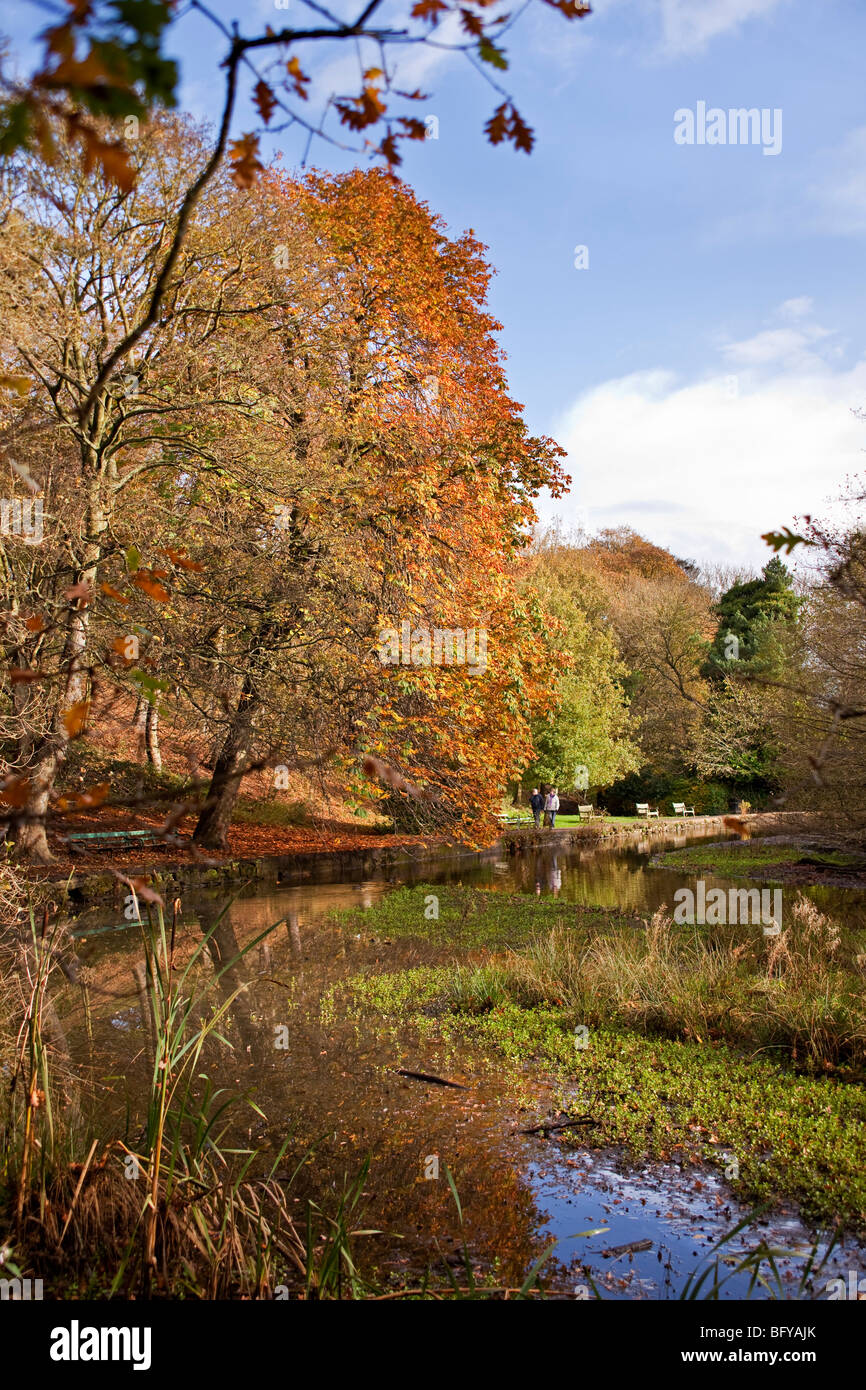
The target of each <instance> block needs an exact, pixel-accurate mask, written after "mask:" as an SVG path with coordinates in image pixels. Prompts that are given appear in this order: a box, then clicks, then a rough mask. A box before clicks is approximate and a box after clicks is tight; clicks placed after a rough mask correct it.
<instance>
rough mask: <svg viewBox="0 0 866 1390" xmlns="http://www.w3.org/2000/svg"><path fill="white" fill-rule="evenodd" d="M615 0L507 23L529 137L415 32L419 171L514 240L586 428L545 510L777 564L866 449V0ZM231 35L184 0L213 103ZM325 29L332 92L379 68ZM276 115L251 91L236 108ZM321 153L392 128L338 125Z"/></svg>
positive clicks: (522, 345)
mask: <svg viewBox="0 0 866 1390" xmlns="http://www.w3.org/2000/svg"><path fill="white" fill-rule="evenodd" d="M359 7H360V6H359ZM211 8H212V10H213V11H214V13H216V14H217V15H218V16H219V17H220V18H222V19H223V20H224V21H230V20H231V19H237V20H238V21H239V22H240V27H241V30H242V32H243V33H245V34H253V33H256V32H261V31H262V30H263V28H264V26H265V24H268V23H270V24H272V25H273V27H275V28H279V27H280V26H281V25H283V24H287V23H288V24H290V23H298V22H301V21H303V22H309V12H308V11H306V10H305V9H304V7H303V5H302V4H301V0H288V5H287V7H286V8H283V5H282V0H280V5H279V7H278V4H277V0H212V4H211ZM332 8H333V11H334V12H335V13H337V14H339V15H340V16H341V17H343V16H346V17H348V16H349V15H354V14H355V6H354V5H350V4H349V0H335V3H334V5H333V7H332ZM593 9H594V13H593V14H592V15H591V16H590V17H589V18H587V19H585V20H582V21H579V22H575V21H573V22H571V23H569V22H566V21H565V20H564V19H562V18H561V16H560V15H559V14H558V13H557V12H556V11H554V10H553V9H551V8H550V7H548V6H546V5H545V4H543V3H541V0H533V3H531V4H529V5H528V6H527V7H526V9H525V11H524V13H523V14H522V17H521V18H520V19H519V20H518V21H517V23H516V24H515V25H514V27H512V28H511V29H510V31H509V33H508V35H507V37H506V39H505V40H504V41H503V42H504V46H505V48H506V50H507V52H508V55H509V62H510V67H509V70H508V72H507V73H495V74H494V75H495V76H496V78H497V80H499V81H500V82H501V83H502V84H503V85H504V86H505V87H506V88H507V91H508V93H509V95H511V96H512V97H513V98H514V101H515V103H516V105H517V106H518V108H519V110H520V112H521V114H522V115H523V117H524V119H525V120H526V121H527V122H528V123H529V124H530V125H531V126H532V127H533V129H534V131H535V135H536V145H535V148H534V150H533V152H532V154H531V155H529V156H527V155H525V154H523V153H521V152H515V151H514V150H513V148H512V147H511V146H504V145H502V146H499V147H497V148H493V147H491V146H490V145H489V144H488V143H487V142H486V140H485V137H484V134H483V125H484V122H485V121H486V120H487V119H488V117H489V115H490V114H491V112H492V109H493V107H494V106H495V105H497V104H498V103H499V101H501V99H502V98H501V97H500V96H498V95H497V93H496V92H495V91H493V90H492V89H491V87H490V86H489V85H487V83H486V81H485V79H484V77H483V76H481V75H479V73H478V72H477V71H476V70H475V69H474V68H473V67H472V66H470V64H469V63H468V62H467V60H466V59H465V58H464V57H462V56H461V55H456V54H451V53H447V52H444V51H441V50H438V51H432V50H431V51H419V50H412V51H411V52H410V51H408V50H406V51H405V52H406V56H405V57H403V56H402V55H401V56H400V58H399V72H398V77H399V83H398V85H403V86H406V87H409V86H415V85H420V86H422V87H423V89H424V90H425V91H426V92H428V93H430V97H429V100H428V101H426V102H424V103H422V104H421V105H420V106H419V107H418V110H417V114H419V115H421V116H422V117H427V116H433V117H435V118H436V122H435V123H432V122H431V128H433V126H434V124H435V125H437V126H438V132H437V136H436V138H435V139H433V138H431V139H428V140H425V141H424V142H423V143H417V144H409V143H407V144H406V146H405V147H404V148H405V159H404V164H403V167H402V170H401V173H402V175H403V177H404V178H405V179H406V180H407V182H409V183H410V184H411V185H412V186H413V188H414V189H415V190H416V192H417V193H418V194H419V196H420V197H421V198H423V199H424V200H425V201H426V202H427V203H429V205H430V207H431V208H432V209H433V210H434V211H435V212H437V213H439V214H441V215H442V216H443V217H444V219H445V220H446V222H447V223H448V226H449V228H450V229H451V230H452V231H453V232H455V233H458V232H460V231H462V230H463V229H465V228H472V230H473V231H474V232H475V234H476V235H477V236H478V237H479V238H480V239H481V241H482V242H484V243H485V245H486V246H487V248H488V255H489V259H490V261H491V263H492V265H493V266H494V267H495V269H496V275H495V278H494V280H493V284H492V289H491V308H492V311H493V313H494V314H495V315H496V317H497V318H498V319H499V320H500V321H501V323H502V325H503V327H502V331H501V334H500V341H501V343H502V346H503V349H504V351H505V353H506V355H507V359H508V375H509V382H510V388H511V392H512V395H513V396H514V397H515V398H516V399H517V400H519V401H521V402H522V403H523V405H524V408H525V416H526V420H527V423H528V425H529V428H530V429H531V430H532V431H533V432H534V433H540V434H549V435H552V436H553V437H554V438H555V439H557V441H558V442H559V443H560V444H561V445H562V446H563V448H565V449H566V450H567V459H566V460H565V465H566V468H567V471H568V473H569V474H570V476H571V479H572V488H571V492H570V493H569V494H568V496H566V497H564V498H560V499H555V500H554V499H551V498H549V497H546V496H545V497H542V499H541V500H540V503H539V511H540V514H541V517H542V520H543V521H545V522H554V521H556V522H559V523H560V524H561V525H562V527H563V529H564V530H566V531H568V530H570V529H571V528H573V527H578V526H579V527H582V528H584V529H587V530H589V531H590V532H593V531H596V530H598V529H600V528H602V527H609V526H630V527H633V528H634V529H635V530H637V531H639V532H640V533H641V534H643V535H645V536H646V537H648V539H650V540H652V541H654V542H655V543H657V544H659V545H664V546H666V547H668V548H670V549H671V550H672V551H673V552H674V553H675V554H676V555H678V556H680V557H683V558H691V559H695V560H698V561H699V562H703V563H710V562H713V561H716V562H722V563H724V564H729V565H744V566H749V567H753V568H754V567H759V566H760V565H762V564H764V563H765V562H766V560H767V558H768V557H769V554H770V552H769V551H768V550H767V547H766V545H765V543H764V542H763V541H762V540H761V539H760V536H761V533H762V532H764V531H767V530H769V529H778V528H779V527H780V526H781V525H784V524H793V519H794V518H795V517H797V516H802V515H803V514H804V513H811V514H813V515H827V514H828V512H829V510H830V508H831V503H832V499H834V498H835V497H837V496H838V495H839V493H840V492H842V491H843V490H844V489H845V487H846V486H847V481H848V480H851V479H853V478H854V477H855V475H857V474H858V473H860V472H861V471H866V455H864V452H863V451H864V449H866V418H864V419H860V418H858V415H857V413H856V412H857V411H858V410H866V328H864V307H866V277H864V273H863V272H864V240H866V107H864V101H863V93H864V90H866V89H864V83H863V76H862V68H863V55H864V51H866V42H864V41H866V6H864V5H863V3H862V0H821V2H820V4H815V3H812V4H808V5H806V4H803V3H802V0H594V3H593ZM401 10H402V13H403V14H405V5H403V4H401V0H388V13H389V15H391V16H399V15H400V13H401ZM42 22H44V21H43V19H42V17H41V15H40V13H39V11H38V10H37V9H35V8H34V7H33V6H32V5H31V4H29V3H25V0H17V3H16V4H15V6H14V9H12V10H11V11H7V12H6V13H4V15H3V18H2V20H0V28H2V29H4V30H5V31H6V32H7V33H10V34H11V37H12V39H13V45H14V46H15V47H16V49H19V50H20V51H22V52H25V53H26V49H24V46H23V39H24V36H26V35H27V34H32V33H33V32H34V30H35V28H38V27H39V26H40V25H41V23H42ZM224 48H225V45H224V40H222V39H221V38H220V36H219V34H218V33H217V32H216V31H215V29H214V28H213V26H212V25H210V24H209V23H208V22H207V21H206V20H205V19H204V18H203V17H202V16H201V15H199V14H196V13H188V14H186V16H185V17H184V18H182V19H181V20H180V21H179V22H178V24H177V25H176V28H175V31H174V35H173V39H172V49H173V51H174V53H175V54H176V56H177V58H178V61H179V63H180V67H181V74H182V84H181V90H180V103H179V104H180V105H181V106H182V107H183V108H184V109H186V110H189V111H191V112H193V113H194V114H195V115H197V116H199V117H210V118H214V117H216V115H217V114H218V111H219V102H220V96H221V90H222V79H221V76H220V73H219V70H218V63H219V60H220V57H221V56H222V53H223V52H224ZM362 56H363V57H364V58H365V65H367V64H368V63H369V64H372V63H374V62H375V63H378V61H379V59H378V55H376V54H375V53H374V52H373V51H372V49H371V50H370V52H369V53H368V54H366V55H362ZM300 57H301V61H302V65H303V66H304V68H305V69H307V70H308V71H310V72H311V73H312V75H313V88H312V100H311V102H310V107H311V109H313V110H315V109H317V102H320V99H321V97H322V96H323V95H327V94H328V92H329V91H337V92H340V91H342V92H350V91H352V90H353V89H354V90H356V89H357V56H356V55H355V54H354V53H353V52H350V51H349V49H348V47H347V46H345V45H342V46H336V45H333V44H330V45H319V46H318V47H316V48H315V50H314V49H313V47H309V48H308V49H307V50H306V51H301V53H300ZM739 108H748V109H753V108H754V109H756V110H757V111H758V112H761V113H764V114H763V121H764V126H763V129H755V130H754V132H753V134H754V137H755V138H754V141H752V142H745V141H743V140H742V139H741V140H740V141H739V142H736V141H735V140H734V139H727V136H728V135H729V134H730V135H732V136H735V135H736V134H737V130H736V128H735V122H734V121H733V120H732V119H730V118H729V117H728V112H730V111H732V110H735V109H739ZM702 112H703V113H705V114H704V116H703V117H702ZM713 112H716V113H718V114H716V115H714V114H713ZM690 122H691V125H692V130H691V131H690V130H689V123H690ZM253 125H254V119H253V117H252V115H251V109H250V106H249V103H248V101H247V100H246V98H244V99H243V100H242V101H241V103H240V107H239V112H238V119H237V122H236V133H237V132H239V131H240V130H245V129H250V128H252V127H253ZM722 125H724V128H725V129H724V133H725V136H726V141H725V143H720V142H719V136H720V134H721V128H722ZM728 127H731V129H730V130H729V129H728ZM690 134H691V135H692V137H693V138H692V141H691V143H685V137H687V136H688V135H690ZM739 134H740V136H742V135H743V134H744V132H743V131H742V130H741V131H739ZM702 135H703V136H704V139H703V140H701V138H700V137H701V136H702ZM305 144H306V137H305V136H304V135H303V134H301V133H300V132H297V131H294V132H288V133H286V134H285V135H284V136H281V137H279V138H278V139H277V140H276V141H275V142H272V144H271V145H270V147H269V148H270V150H271V151H273V150H274V149H275V148H280V149H281V150H282V152H283V158H284V162H285V164H286V165H287V166H288V167H289V168H296V167H297V166H298V165H299V163H300V161H301V158H302V156H303V152H304V146H305ZM309 162H310V163H311V164H314V165H318V166H319V167H323V168H329V169H341V168H347V167H350V166H351V165H352V164H353V163H359V164H366V163H367V162H368V156H367V155H364V154H358V155H353V154H351V153H346V152H341V151H339V150H335V149H333V148H332V147H330V146H328V145H327V144H325V143H322V142H316V143H314V145H313V148H312V150H311V152H310V156H309ZM578 248H584V249H583V250H580V251H579V250H578Z"/></svg>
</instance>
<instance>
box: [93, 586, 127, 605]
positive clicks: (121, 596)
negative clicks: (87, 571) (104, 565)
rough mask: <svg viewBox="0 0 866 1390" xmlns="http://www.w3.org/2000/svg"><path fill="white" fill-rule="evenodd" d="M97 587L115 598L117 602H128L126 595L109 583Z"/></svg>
mask: <svg viewBox="0 0 866 1390" xmlns="http://www.w3.org/2000/svg"><path fill="white" fill-rule="evenodd" d="M99 587H100V588H101V589H102V592H103V593H104V594H107V595H108V597H109V598H113V599H116V601H117V602H118V603H129V599H128V598H127V596H126V595H125V594H122V593H121V592H120V590H119V589H115V588H114V587H113V586H112V585H111V584H101V585H100V586H99Z"/></svg>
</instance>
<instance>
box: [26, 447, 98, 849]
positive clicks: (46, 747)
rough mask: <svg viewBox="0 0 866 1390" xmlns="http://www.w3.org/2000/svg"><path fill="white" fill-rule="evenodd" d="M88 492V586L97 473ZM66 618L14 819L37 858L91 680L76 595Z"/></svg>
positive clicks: (92, 573)
mask: <svg viewBox="0 0 866 1390" xmlns="http://www.w3.org/2000/svg"><path fill="white" fill-rule="evenodd" d="M84 447H85V448H86V447H87V446H84ZM87 492H88V497H87V510H86V514H85V528H86V530H85V534H86V536H87V537H88V540H87V541H86V543H85V545H84V553H83V555H82V557H81V563H80V566H79V567H78V569H77V570H76V576H75V577H76V583H77V584H87V585H89V586H90V588H91V590H92V589H94V588H95V587H96V576H97V571H98V567H99V561H100V558H101V536H102V533H103V532H104V531H105V529H106V526H107V525H108V522H107V518H106V515H105V512H104V511H103V508H102V502H101V496H100V482H99V478H98V476H94V477H93V478H92V479H91V481H90V483H89V485H88V489H87ZM66 623H67V626H66V638H65V641H64V649H63V662H62V668H61V669H62V671H63V673H64V676H65V679H64V682H63V690H62V692H61V694H60V698H59V699H58V701H57V704H56V706H55V709H54V715H53V721H52V729H51V732H50V733H48V734H46V735H45V737H44V738H43V739H42V740H41V744H40V746H39V748H38V750H37V752H36V755H35V757H34V756H32V753H31V756H30V759H29V765H28V771H27V773H26V776H27V778H28V780H29V782H30V792H29V795H28V797H27V801H26V803H25V805H24V806H23V808H22V814H21V816H20V818H19V819H18V820H17V821H16V824H15V848H16V850H17V852H18V854H19V856H20V857H21V858H22V859H25V860H29V861H31V862H34V863H37V864H51V863H53V862H54V855H53V854H52V853H51V850H50V849H49V848H48V839H47V836H46V833H45V816H46V814H47V812H48V807H49V804H50V800H51V792H52V791H53V789H54V783H55V781H56V780H57V774H58V772H59V770H60V767H61V765H62V763H63V761H64V759H65V757H66V745H67V743H68V742H69V732H68V730H67V728H66V725H65V724H64V715H65V714H66V712H67V711H68V710H69V709H70V708H71V707H72V706H73V705H80V704H82V703H83V701H84V700H85V699H86V697H87V688H88V681H89V676H88V673H87V669H86V665H85V661H84V656H85V652H86V650H87V640H88V636H89V632H90V610H89V608H88V606H87V604H86V603H82V601H81V600H80V599H77V600H76V601H75V603H74V606H73V605H71V606H70V608H69V609H68V610H67V618H66ZM25 746H29V738H27V737H26V736H25V739H24V741H23V743H22V749H23V748H24V747H25Z"/></svg>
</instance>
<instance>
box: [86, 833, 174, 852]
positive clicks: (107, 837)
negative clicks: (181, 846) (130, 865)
mask: <svg viewBox="0 0 866 1390" xmlns="http://www.w3.org/2000/svg"><path fill="white" fill-rule="evenodd" d="M63 838H64V840H65V841H66V843H67V844H68V845H69V848H70V849H71V850H72V852H73V853H76V852H81V851H83V850H86V849H135V848H136V846H142V845H143V846H146V847H147V848H150V846H151V845H162V846H164V845H165V843H166V841H165V840H164V839H163V838H162V837H161V836H160V835H159V833H158V832H157V831H156V830H86V831H84V830H76V831H73V832H72V833H71V834H69V835H64V837H63Z"/></svg>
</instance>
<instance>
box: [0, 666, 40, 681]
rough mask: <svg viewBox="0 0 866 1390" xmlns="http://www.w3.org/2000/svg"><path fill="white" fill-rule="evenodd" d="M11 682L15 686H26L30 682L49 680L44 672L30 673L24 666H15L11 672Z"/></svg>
mask: <svg viewBox="0 0 866 1390" xmlns="http://www.w3.org/2000/svg"><path fill="white" fill-rule="evenodd" d="M9 680H10V681H11V683H12V684H13V685H25V684H26V683H27V682H28V681H44V680H48V677H47V676H46V675H45V672H44V671H30V670H28V669H26V668H25V667H22V666H13V667H12V668H11V669H10V671H9Z"/></svg>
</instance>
